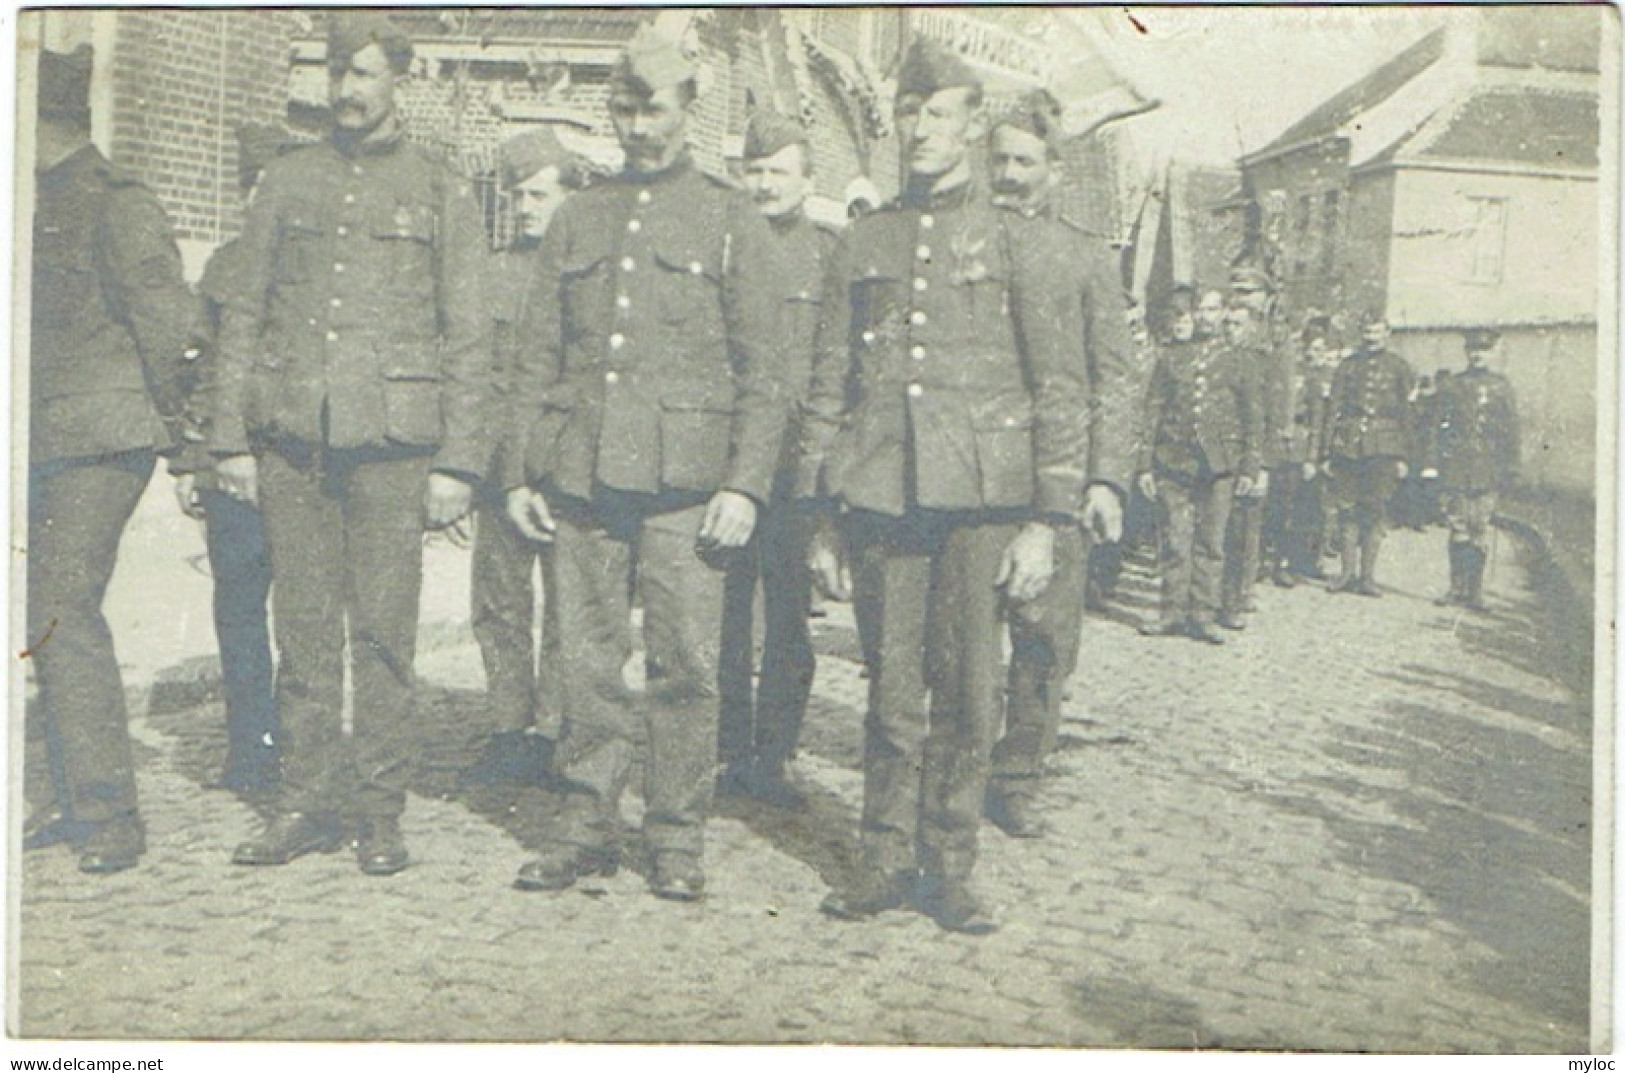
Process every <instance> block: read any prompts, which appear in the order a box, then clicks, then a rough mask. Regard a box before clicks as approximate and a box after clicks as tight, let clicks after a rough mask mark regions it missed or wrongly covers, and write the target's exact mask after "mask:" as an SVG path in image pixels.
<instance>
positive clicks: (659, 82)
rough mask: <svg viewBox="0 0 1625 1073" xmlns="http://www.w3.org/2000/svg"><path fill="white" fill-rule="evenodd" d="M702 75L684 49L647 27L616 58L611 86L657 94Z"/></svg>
mask: <svg viewBox="0 0 1625 1073" xmlns="http://www.w3.org/2000/svg"><path fill="white" fill-rule="evenodd" d="M698 73H699V72H698V70H697V69H696V68H695V66H694V61H693V60H691V59H689V57H688V56H687V55H685V54H684V52H683V49H682V46H680V45H679V44H678V43H677V42H676V41H673V40H672V39H671V38H670V37H667V36H666V35H665V34H663V33H661V32H660V31H659V30H656V29H655V28H654V27H653V26H652V25H650V24H648V23H644V24H643V25H642V26H639V27H638V32H637V33H635V34H633V35H632V40H630V41H628V42H627V43H626V48H624V49H622V50H621V54H620V55H619V56H618V57H616V59H615V66H614V67H613V68H612V69H611V70H610V74H609V85H610V89H611V90H612V91H613V90H615V89H630V90H632V91H633V92H635V93H646V94H647V93H657V92H659V91H660V90H662V89H665V88H666V87H668V86H676V85H681V84H682V83H684V82H689V81H692V80H693V79H694V78H695V77H696V75H697V74H698Z"/></svg>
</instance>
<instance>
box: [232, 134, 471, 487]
mask: <svg viewBox="0 0 1625 1073" xmlns="http://www.w3.org/2000/svg"><path fill="white" fill-rule="evenodd" d="M241 241H242V245H243V264H244V271H243V286H242V294H243V296H244V302H245V303H246V304H245V305H244V307H243V308H242V311H241V315H240V316H233V315H231V313H230V312H228V315H227V316H226V318H225V325H224V329H223V333H222V334H223V339H222V343H221V352H222V353H221V391H220V399H219V401H218V403H217V405H216V407H215V412H214V414H213V425H214V429H213V433H212V436H213V438H212V441H211V445H212V448H213V449H214V451H215V452H216V453H231V452H241V451H245V450H247V448H248V443H249V434H250V433H253V434H256V435H258V436H262V437H266V438H272V439H277V438H291V439H294V440H298V441H301V442H303V443H307V444H324V445H327V446H330V447H335V448H358V447H381V446H390V445H411V446H421V447H425V448H434V449H435V452H436V453H435V458H434V463H433V465H434V468H436V469H439V470H445V471H449V472H458V473H465V474H474V475H477V474H479V473H481V472H482V471H483V470H484V469H485V466H486V458H485V453H486V450H487V449H488V446H489V444H488V439H487V435H486V433H485V426H486V423H487V422H488V420H489V414H488V413H487V412H486V409H485V407H486V403H487V395H486V392H487V390H488V380H489V365H490V349H489V347H490V331H489V327H488V323H489V315H488V312H487V306H486V298H487V296H486V294H485V291H484V287H483V284H484V282H485V278H486V268H485V258H486V252H485V246H486V240H485V232H484V228H483V226H482V225H481V223H480V217H479V209H478V207H477V205H476V204H475V202H474V197H473V192H472V190H471V188H470V187H469V185H468V183H467V182H466V181H464V180H462V179H460V178H459V177H458V176H457V175H456V174H455V173H453V172H452V170H451V169H450V167H449V166H448V164H447V163H446V161H445V160H443V159H442V158H440V157H439V156H438V155H436V154H434V153H432V152H430V151H428V150H426V149H422V148H420V147H418V146H415V145H411V144H408V143H407V142H405V141H404V140H403V139H402V138H401V137H400V136H399V134H396V135H394V136H391V137H383V138H381V139H377V140H373V141H369V142H366V143H363V144H362V145H360V146H357V147H355V148H354V149H353V150H352V151H344V150H341V149H340V148H339V147H338V146H337V145H336V144H334V143H326V144H322V145H316V146H312V147H309V148H306V149H301V150H297V151H295V152H292V153H289V154H286V155H284V156H282V157H280V158H278V159H277V160H275V161H273V162H272V163H271V164H270V165H269V166H268V167H267V168H266V169H265V174H264V176H263V178H262V179H261V181H260V189H259V193H258V195H257V196H256V197H255V199H254V203H253V206H252V207H251V208H250V210H249V213H248V218H247V222H246V225H245V227H244V231H243V236H242V240H241Z"/></svg>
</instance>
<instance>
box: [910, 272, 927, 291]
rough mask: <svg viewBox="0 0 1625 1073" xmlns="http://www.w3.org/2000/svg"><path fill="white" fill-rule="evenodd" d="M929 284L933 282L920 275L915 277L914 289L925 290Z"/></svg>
mask: <svg viewBox="0 0 1625 1073" xmlns="http://www.w3.org/2000/svg"><path fill="white" fill-rule="evenodd" d="M929 286H931V284H929V283H927V282H926V281H925V279H924V277H919V276H917V277H915V279H914V289H915V290H916V291H923V290H925V289H926V288H927V287H929Z"/></svg>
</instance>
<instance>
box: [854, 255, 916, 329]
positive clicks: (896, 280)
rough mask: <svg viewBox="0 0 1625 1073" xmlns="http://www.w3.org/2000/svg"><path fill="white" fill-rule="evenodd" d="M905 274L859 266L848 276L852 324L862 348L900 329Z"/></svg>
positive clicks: (899, 269) (904, 303)
mask: <svg viewBox="0 0 1625 1073" xmlns="http://www.w3.org/2000/svg"><path fill="white" fill-rule="evenodd" d="M908 279H909V276H908V272H907V270H905V269H903V268H902V267H900V266H894V265H887V264H875V263H872V262H871V263H867V264H861V265H859V267H858V270H857V271H856V272H855V273H854V274H853V276H852V282H851V288H852V323H853V324H854V325H855V326H856V327H857V328H858V330H859V336H858V340H857V341H858V342H859V343H860V344H862V345H863V346H864V347H865V348H869V347H873V346H875V345H877V344H878V343H881V342H883V341H884V339H883V337H884V336H885V334H886V333H887V332H891V331H897V330H900V329H901V328H902V325H903V318H904V317H906V316H907V315H908V287H909V283H908Z"/></svg>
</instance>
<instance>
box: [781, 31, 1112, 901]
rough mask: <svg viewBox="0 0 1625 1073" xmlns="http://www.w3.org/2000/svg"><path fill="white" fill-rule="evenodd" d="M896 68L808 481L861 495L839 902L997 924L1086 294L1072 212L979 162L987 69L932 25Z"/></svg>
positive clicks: (819, 371) (818, 356)
mask: <svg viewBox="0 0 1625 1073" xmlns="http://www.w3.org/2000/svg"><path fill="white" fill-rule="evenodd" d="M898 79H899V80H898V89H897V120H898V131H899V135H900V145H901V149H902V152H903V154H904V166H905V170H906V172H907V175H908V181H907V186H906V189H905V192H904V194H903V196H902V197H901V199H900V200H898V201H897V202H894V203H892V204H891V205H889V206H887V207H885V208H883V209H881V210H880V211H878V212H876V213H874V214H873V215H871V216H867V217H864V218H863V219H860V220H857V221H855V222H854V223H853V224H852V225H851V227H850V228H849V229H848V231H847V233H846V234H845V236H844V237H843V241H842V244H841V246H840V248H839V249H838V250H837V252H836V254H835V257H834V259H833V262H832V268H831V271H830V274H829V277H828V282H827V283H826V285H825V289H824V314H823V317H822V319H821V321H820V325H819V333H818V344H817V348H816V350H815V353H814V371H813V384H812V390H811V393H810V395H809V399H808V403H807V410H806V414H805V420H804V423H803V431H802V437H801V440H802V458H801V473H800V475H799V476H798V480H797V485H798V487H797V492H798V493H799V494H801V495H806V496H817V495H820V494H821V495H823V496H824V497H826V498H825V500H824V501H825V502H827V503H829V504H831V505H832V506H835V505H838V506H840V507H844V509H845V515H844V519H843V520H844V523H845V524H844V533H837V531H836V529H835V527H834V525H833V524H832V522H831V524H828V525H827V526H826V527H823V528H821V529H820V531H819V533H818V535H817V536H816V537H815V539H814V548H813V553H812V555H813V561H814V565H815V572H816V576H817V577H818V578H819V583H820V585H821V586H823V587H824V588H825V589H826V590H828V591H829V592H830V594H831V595H835V596H844V595H847V594H848V592H849V591H851V590H850V588H849V585H848V582H849V581H855V592H854V593H853V595H854V596H855V599H856V609H857V612H858V616H859V621H860V632H861V633H862V640H863V644H864V649H865V656H866V659H867V661H868V666H869V674H870V695H869V712H868V718H867V720H866V724H865V739H866V745H865V763H864V804H863V819H862V830H861V843H862V853H861V866H860V868H859V870H858V871H857V873H856V874H855V875H854V876H853V877H852V881H851V882H850V883H847V884H843V885H842V886H841V888H839V889H837V890H836V891H834V892H833V893H831V894H830V896H829V897H828V898H826V899H825V901H824V905H823V908H824V910H825V912H827V913H829V914H831V915H834V916H837V917H841V918H846V919H852V918H863V917H868V916H871V915H873V914H875V913H878V912H881V911H884V910H887V909H891V908H896V907H900V906H902V905H904V904H906V902H907V900H908V899H909V897H910V895H911V894H913V895H914V896H915V898H916V902H917V904H918V906H919V907H920V908H921V909H923V910H924V911H925V912H927V913H928V914H930V915H931V916H933V917H934V918H935V919H936V920H937V921H938V923H939V924H941V925H943V926H944V927H946V928H949V929H953V930H958V931H964V932H971V933H983V932H986V931H988V930H991V929H992V927H993V922H992V921H991V919H990V918H989V917H988V915H987V914H986V912H985V911H984V910H983V908H982V906H981V904H980V902H979V900H978V899H977V897H976V895H975V894H974V893H973V891H972V888H971V885H970V878H971V872H972V869H973V867H974V863H975V859H976V840H977V833H978V829H979V827H980V824H981V818H982V810H983V806H984V799H985V796H986V789H987V780H988V775H989V767H990V763H991V753H992V747H993V740H994V736H995V735H996V734H997V733H998V728H999V722H1000V716H1001V714H1002V711H1001V708H1002V706H1001V704H1000V700H1001V693H1002V691H1003V674H1002V668H1001V665H1000V664H1001V660H1000V649H1001V647H1002V646H1001V644H1000V635H1001V629H1002V624H1001V621H1000V618H1001V614H1002V612H1003V611H1004V610H1005V609H1006V608H1007V607H1010V606H1015V605H1019V604H1023V603H1028V602H1030V601H1032V600H1034V599H1036V598H1037V597H1038V596H1039V595H1040V594H1041V593H1042V592H1043V590H1044V587H1045V585H1046V584H1047V583H1048V581H1049V579H1050V575H1051V573H1052V571H1053V561H1054V545H1055V534H1056V531H1057V530H1058V529H1060V528H1064V527H1068V526H1073V525H1076V524H1077V518H1078V515H1079V512H1080V510H1081V509H1082V505H1083V498H1084V484H1085V480H1084V478H1085V474H1084V469H1083V464H1084V460H1085V458H1086V455H1087V443H1086V436H1087V412H1088V406H1087V391H1086V388H1085V384H1084V372H1083V368H1082V366H1083V363H1082V362H1081V361H1080V360H1079V359H1078V351H1079V344H1080V341H1081V340H1083V339H1084V338H1085V335H1084V329H1083V326H1082V324H1081V323H1080V321H1081V314H1082V302H1081V301H1080V300H1079V294H1078V291H1077V288H1076V286H1075V285H1074V280H1075V277H1074V276H1073V275H1072V274H1071V273H1070V272H1067V271H1062V270H1058V268H1059V267H1060V266H1063V265H1065V264H1067V259H1068V257H1069V256H1071V255H1072V253H1073V251H1075V248H1076V247H1075V245H1074V244H1073V239H1072V238H1071V236H1070V235H1069V234H1068V233H1067V232H1066V230H1065V229H1064V228H1063V227H1062V226H1061V225H1059V224H1053V223H1045V222H1041V221H1037V220H1034V221H1031V222H1029V223H1026V224H1022V223H1021V222H1020V221H1019V220H1017V219H1014V218H1012V214H1009V213H1004V212H1001V211H1000V210H999V209H998V208H996V207H995V206H994V205H993V204H992V203H991V200H990V199H989V197H988V196H987V194H986V193H985V192H984V191H982V190H980V189H979V188H978V184H977V183H976V182H975V180H974V178H973V170H972V166H971V158H970V154H971V149H972V146H973V145H974V144H975V143H976V142H977V141H978V140H979V139H980V138H981V137H982V135H983V134H984V122H985V121H984V119H983V118H982V111H981V92H982V91H981V86H980V84H979V82H978V80H977V78H976V76H975V75H974V73H973V72H972V71H971V70H970V69H969V68H968V66H967V65H966V64H965V63H964V62H963V61H961V60H959V59H957V58H956V57H954V56H952V55H951V54H949V53H947V52H945V51H943V50H942V49H941V48H940V47H939V46H936V45H934V44H932V43H930V42H928V41H925V40H917V41H916V42H915V43H914V44H913V45H912V46H911V48H910V51H909V53H908V54H907V56H906V57H905V59H904V62H903V64H902V67H901V70H900V72H899V76H898ZM1018 228H1019V236H1020V237H1019V238H1018ZM1098 494H1104V495H1106V496H1113V495H1114V493H1112V492H1110V491H1109V490H1107V489H1104V488H1102V489H1100V490H1099V493H1097V495H1098ZM831 519H833V516H831ZM848 564H851V565H850V567H849V566H848ZM928 694H929V708H928V707H927V695H928ZM921 872H923V876H921V877H920V879H921V881H920V882H919V883H918V884H916V883H914V879H915V878H916V877H917V876H919V874H920V873H921Z"/></svg>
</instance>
